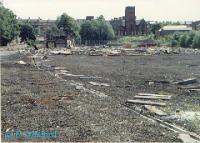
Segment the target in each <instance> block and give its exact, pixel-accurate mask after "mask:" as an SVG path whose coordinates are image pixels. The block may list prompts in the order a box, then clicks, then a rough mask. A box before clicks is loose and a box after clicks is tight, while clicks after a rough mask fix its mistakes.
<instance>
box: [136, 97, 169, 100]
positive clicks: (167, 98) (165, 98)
mask: <svg viewBox="0 0 200 143" xmlns="http://www.w3.org/2000/svg"><path fill="white" fill-rule="evenodd" d="M134 98H136V99H149V100H151V99H153V100H155V99H161V100H170V99H171V96H134Z"/></svg>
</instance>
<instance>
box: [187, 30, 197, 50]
mask: <svg viewBox="0 0 200 143" xmlns="http://www.w3.org/2000/svg"><path fill="white" fill-rule="evenodd" d="M194 36H195V33H194V32H190V33H189V34H188V35H187V37H186V39H185V45H186V47H190V46H191V45H192V42H193V39H194Z"/></svg>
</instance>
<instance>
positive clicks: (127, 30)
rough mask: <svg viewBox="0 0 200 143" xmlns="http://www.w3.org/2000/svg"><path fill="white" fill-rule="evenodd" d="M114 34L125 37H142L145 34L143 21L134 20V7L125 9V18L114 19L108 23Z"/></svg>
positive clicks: (145, 29) (145, 27)
mask: <svg viewBox="0 0 200 143" xmlns="http://www.w3.org/2000/svg"><path fill="white" fill-rule="evenodd" d="M110 23H111V25H112V26H113V29H114V31H115V34H116V35H118V36H125V35H144V34H146V33H147V24H146V22H145V20H144V19H141V20H136V15H135V7H132V6H128V7H126V9H125V16H123V17H120V18H114V19H112V20H111V21H110Z"/></svg>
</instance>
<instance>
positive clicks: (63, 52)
mask: <svg viewBox="0 0 200 143" xmlns="http://www.w3.org/2000/svg"><path fill="white" fill-rule="evenodd" d="M50 53H51V54H54V55H71V51H64V50H60V51H51V52H50Z"/></svg>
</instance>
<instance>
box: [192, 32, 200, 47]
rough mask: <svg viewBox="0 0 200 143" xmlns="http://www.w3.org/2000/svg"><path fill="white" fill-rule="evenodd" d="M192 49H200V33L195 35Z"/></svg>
mask: <svg viewBox="0 0 200 143" xmlns="http://www.w3.org/2000/svg"><path fill="white" fill-rule="evenodd" d="M192 47H193V48H199V49H200V33H196V34H195V36H194V39H193V43H192Z"/></svg>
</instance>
